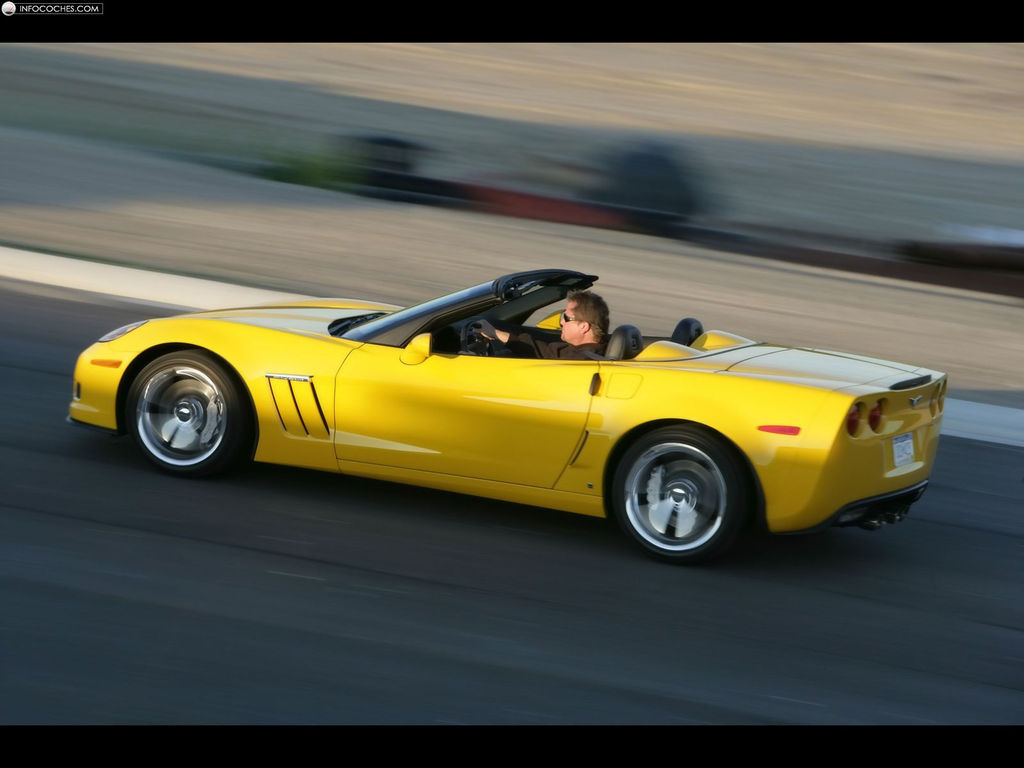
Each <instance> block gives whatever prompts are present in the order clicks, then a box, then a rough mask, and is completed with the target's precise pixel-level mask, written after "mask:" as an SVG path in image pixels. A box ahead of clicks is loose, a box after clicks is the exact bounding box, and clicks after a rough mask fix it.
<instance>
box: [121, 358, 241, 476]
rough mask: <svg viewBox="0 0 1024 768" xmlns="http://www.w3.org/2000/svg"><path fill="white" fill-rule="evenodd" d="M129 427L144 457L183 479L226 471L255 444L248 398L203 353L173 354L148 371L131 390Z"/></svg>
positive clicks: (126, 406)
mask: <svg viewBox="0 0 1024 768" xmlns="http://www.w3.org/2000/svg"><path fill="white" fill-rule="evenodd" d="M125 422H126V424H127V425H128V429H129V431H130V432H131V433H132V435H133V436H134V438H135V442H136V443H137V444H138V446H139V447H140V448H141V449H142V452H143V453H144V454H145V455H146V456H147V457H148V458H149V459H150V460H151V461H152V462H154V463H155V464H156V465H157V466H159V467H160V468H161V469H164V470H166V471H168V472H171V473H174V474H178V475H192V476H202V475H210V474H213V473H215V472H220V471H222V470H225V469H227V468H228V467H229V466H231V465H232V464H234V463H235V462H237V461H238V460H239V459H240V458H241V457H242V456H243V455H244V453H245V452H246V450H247V449H248V448H249V447H250V446H251V440H252V438H251V435H252V420H251V418H250V416H249V413H248V409H247V404H246V402H245V399H244V396H243V395H242V393H241V392H240V391H239V388H238V387H237V386H236V385H235V383H234V382H233V381H232V378H231V376H230V375H229V374H228V373H227V372H226V371H225V370H224V368H223V367H222V365H221V364H220V363H218V362H217V361H216V360H215V359H214V358H213V357H212V356H211V355H209V354H207V353H205V352H202V351H199V350H186V351H181V352H172V353H170V354H167V355H164V356H163V357H159V358H157V359H156V360H154V361H153V362H151V363H150V364H149V365H147V366H146V367H145V368H143V369H142V371H141V372H140V373H139V375H138V376H137V377H136V378H135V381H134V382H133V383H132V386H131V389H130V390H129V393H128V398H127V402H126V404H125Z"/></svg>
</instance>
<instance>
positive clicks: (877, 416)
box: [868, 400, 882, 432]
mask: <svg viewBox="0 0 1024 768" xmlns="http://www.w3.org/2000/svg"><path fill="white" fill-rule="evenodd" d="M868 426H869V427H871V431H872V432H877V431H878V428H879V427H880V426H882V401H881V400H879V401H878V402H877V403H875V406H874V408H872V409H871V411H870V413H868Z"/></svg>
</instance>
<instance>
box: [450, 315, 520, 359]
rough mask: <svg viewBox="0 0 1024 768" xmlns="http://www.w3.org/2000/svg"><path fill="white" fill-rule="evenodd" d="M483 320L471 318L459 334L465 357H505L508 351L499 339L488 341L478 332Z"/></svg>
mask: <svg viewBox="0 0 1024 768" xmlns="http://www.w3.org/2000/svg"><path fill="white" fill-rule="evenodd" d="M482 319H483V318H479V317H473V318H470V319H469V320H467V321H466V323H465V325H463V326H462V330H461V331H460V332H459V336H460V342H461V344H462V351H463V352H464V353H465V354H467V355H481V356H483V357H500V356H502V355H507V354H508V350H507V348H506V347H505V345H504V344H503V343H502V342H501V341H500V340H499V339H489V338H487V337H486V336H484V335H483V334H482V333H481V332H480V331H481V328H482V327H483V323H481V322H480V321H481V320H482Z"/></svg>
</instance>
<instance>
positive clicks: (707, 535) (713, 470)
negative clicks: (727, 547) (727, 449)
mask: <svg viewBox="0 0 1024 768" xmlns="http://www.w3.org/2000/svg"><path fill="white" fill-rule="evenodd" d="M623 490H624V493H625V512H626V516H627V518H628V520H629V523H630V526H631V527H632V529H633V530H634V531H635V532H636V534H637V535H639V536H640V537H642V538H643V539H644V540H646V541H647V542H649V543H650V544H651V545H653V546H654V547H656V548H657V549H659V550H662V551H665V552H685V551H687V550H691V549H696V548H697V547H700V546H701V545H703V544H705V543H706V542H708V541H709V540H710V539H712V538H713V537H714V536H715V534H716V533H717V532H718V530H719V528H720V527H721V526H722V522H723V520H724V516H725V511H726V502H727V491H726V481H725V477H724V476H723V474H722V471H721V469H719V467H718V465H717V464H716V463H715V462H714V461H713V460H712V459H711V457H709V456H708V455H707V454H706V453H704V452H703V451H702V450H700V449H699V448H696V447H695V446H693V445H688V444H686V443H677V442H672V443H658V444H657V445H654V446H652V447H650V448H648V449H647V450H646V451H644V452H643V453H642V454H641V455H640V456H639V457H637V459H636V461H635V462H634V463H633V465H632V466H631V467H630V470H629V473H628V474H627V475H626V480H625V484H624V489H623Z"/></svg>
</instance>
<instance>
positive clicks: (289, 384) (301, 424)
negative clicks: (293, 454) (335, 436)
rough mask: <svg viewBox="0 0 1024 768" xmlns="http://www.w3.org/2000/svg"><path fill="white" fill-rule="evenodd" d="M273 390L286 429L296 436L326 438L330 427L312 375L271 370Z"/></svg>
mask: <svg viewBox="0 0 1024 768" xmlns="http://www.w3.org/2000/svg"><path fill="white" fill-rule="evenodd" d="M267 381H268V382H270V394H271V395H272V396H273V398H274V407H276V408H277V416H278V418H279V419H280V420H281V426H282V427H283V428H284V431H285V432H287V433H288V434H290V435H295V436H296V437H315V438H317V439H320V440H326V439H327V438H328V437H330V434H331V432H330V429H329V428H328V426H327V419H326V418H325V417H324V410H323V408H322V407H321V406H320V398H319V397H317V395H316V387H314V386H313V377H312V376H297V375H294V374H290V373H268V374H267Z"/></svg>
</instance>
